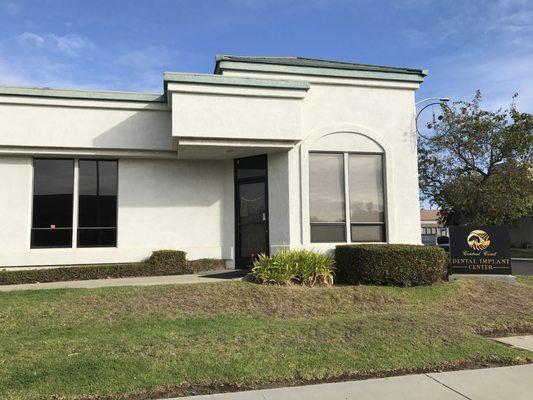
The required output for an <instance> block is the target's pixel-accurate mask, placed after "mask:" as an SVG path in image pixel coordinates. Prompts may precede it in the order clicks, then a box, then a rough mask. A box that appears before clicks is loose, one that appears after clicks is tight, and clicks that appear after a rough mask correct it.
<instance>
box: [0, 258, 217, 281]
mask: <svg viewBox="0 0 533 400" xmlns="http://www.w3.org/2000/svg"><path fill="white" fill-rule="evenodd" d="M185 254H186V253H185V252H183V251H175V250H159V251H154V252H153V253H152V256H151V257H150V258H149V259H148V260H147V261H145V262H141V263H131V264H108V265H88V266H72V267H61V268H42V269H28V270H18V271H9V270H6V271H0V285H17V284H22V283H35V282H61V281H73V280H89V279H106V278H125V277H134V276H161V275H183V274H189V273H196V272H201V271H209V270H214V269H223V268H224V262H223V261H222V260H216V259H210V258H203V259H199V260H192V261H187V260H186V259H185Z"/></svg>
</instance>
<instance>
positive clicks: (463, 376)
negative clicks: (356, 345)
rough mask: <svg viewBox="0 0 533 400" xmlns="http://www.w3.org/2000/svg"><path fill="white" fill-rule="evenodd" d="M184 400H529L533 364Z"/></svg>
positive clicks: (530, 397) (195, 397) (532, 393)
mask: <svg viewBox="0 0 533 400" xmlns="http://www.w3.org/2000/svg"><path fill="white" fill-rule="evenodd" d="M184 399H188V400H208V399H209V400H244V399H246V400H323V399H327V400H465V399H469V400H502V399H513V400H531V399H533V364H528V365H520V366H513V367H502V368H487V369H475V370H466V371H455V372H441V373H432V374H420V375H406V376H397V377H392V378H382V379H368V380H364V381H349V382H339V383H325V384H320V385H308V386H297V387H289V388H279V389H266V390H253V391H248V392H236V393H223V394H215V395H203V396H192V397H180V398H179V400H184ZM174 400H178V399H174Z"/></svg>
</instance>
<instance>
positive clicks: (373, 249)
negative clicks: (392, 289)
mask: <svg viewBox="0 0 533 400" xmlns="http://www.w3.org/2000/svg"><path fill="white" fill-rule="evenodd" d="M447 260H448V257H447V256H446V253H445V251H444V250H443V249H441V248H439V247H437V246H420V245H405V244H368V245H341V246H337V247H336V248H335V267H336V271H337V274H336V275H337V280H338V281H339V282H343V283H348V284H358V283H369V284H377V285H394V286H413V285H428V284H431V283H434V282H437V281H439V280H441V279H442V278H443V277H444V276H445V275H446V266H447Z"/></svg>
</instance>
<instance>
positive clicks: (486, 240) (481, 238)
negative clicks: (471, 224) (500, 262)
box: [466, 229, 490, 250]
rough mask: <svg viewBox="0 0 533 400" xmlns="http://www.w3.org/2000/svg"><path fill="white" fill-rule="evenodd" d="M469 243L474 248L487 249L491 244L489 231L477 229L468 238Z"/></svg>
mask: <svg viewBox="0 0 533 400" xmlns="http://www.w3.org/2000/svg"><path fill="white" fill-rule="evenodd" d="M466 241H467V243H468V245H469V246H470V247H471V248H473V249H474V250H485V249H486V248H487V247H489V246H490V236H489V234H488V233H487V232H485V231H482V230H481V229H476V230H474V231H472V232H470V234H469V235H468V237H467V238H466Z"/></svg>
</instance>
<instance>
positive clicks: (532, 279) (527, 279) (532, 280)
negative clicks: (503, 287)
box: [516, 275, 533, 286]
mask: <svg viewBox="0 0 533 400" xmlns="http://www.w3.org/2000/svg"><path fill="white" fill-rule="evenodd" d="M516 280H517V281H518V282H520V283H523V284H524V285H530V286H533V276H522V275H518V276H517V277H516Z"/></svg>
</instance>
